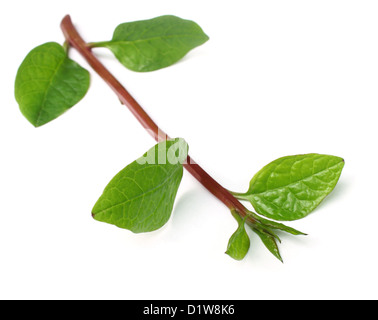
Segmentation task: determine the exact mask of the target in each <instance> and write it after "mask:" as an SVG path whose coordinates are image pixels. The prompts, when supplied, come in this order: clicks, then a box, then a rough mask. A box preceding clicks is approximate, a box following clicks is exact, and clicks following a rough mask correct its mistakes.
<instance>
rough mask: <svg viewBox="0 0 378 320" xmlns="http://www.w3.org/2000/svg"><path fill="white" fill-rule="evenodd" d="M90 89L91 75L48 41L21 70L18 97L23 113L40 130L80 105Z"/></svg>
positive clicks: (35, 49)
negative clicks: (77, 104) (76, 105)
mask: <svg viewBox="0 0 378 320" xmlns="http://www.w3.org/2000/svg"><path fill="white" fill-rule="evenodd" d="M88 88H89V73H88V71H87V70H85V69H83V68H82V67H81V66H80V65H78V64H77V63H76V62H74V61H73V60H71V59H69V58H68V56H67V53H66V51H65V50H64V48H63V47H62V46H61V45H60V44H58V43H55V42H48V43H45V44H43V45H41V46H38V47H36V48H34V49H33V50H32V51H30V52H29V54H28V55H27V56H26V58H25V59H24V61H23V62H22V64H21V66H20V68H19V69H18V72H17V76H16V81H15V97H16V100H17V102H18V104H19V106H20V110H21V112H22V114H23V115H24V116H25V117H26V118H27V119H28V120H29V121H30V122H31V123H32V124H33V125H34V126H35V127H39V126H42V125H44V124H46V123H47V122H49V121H51V120H54V119H55V118H57V117H59V116H60V115H61V114H62V113H64V112H65V111H67V110H68V109H69V108H71V107H72V106H74V105H75V104H76V103H78V102H79V101H80V100H81V99H82V98H83V97H84V95H85V94H86V92H87V91H88Z"/></svg>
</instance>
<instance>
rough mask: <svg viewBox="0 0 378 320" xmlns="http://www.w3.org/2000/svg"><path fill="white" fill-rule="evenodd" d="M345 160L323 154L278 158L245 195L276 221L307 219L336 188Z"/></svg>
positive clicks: (253, 180) (252, 182)
mask: <svg viewBox="0 0 378 320" xmlns="http://www.w3.org/2000/svg"><path fill="white" fill-rule="evenodd" d="M343 167H344V160H343V159H342V158H339V157H335V156H330V155H322V154H305V155H295V156H288V157H283V158H280V159H277V160H275V161H273V162H271V163H269V164H268V165H267V166H265V167H264V168H263V169H261V170H260V171H259V172H258V173H257V174H256V175H255V176H254V177H253V179H252V180H251V182H250V187H249V190H248V191H247V192H246V193H245V194H235V195H236V196H237V197H238V198H239V199H243V200H248V201H250V202H251V203H252V205H253V207H254V208H255V210H256V211H257V213H259V214H261V215H264V216H266V217H268V218H272V219H275V220H297V219H301V218H303V217H305V216H307V215H308V214H309V213H310V212H312V211H313V210H314V209H315V208H316V207H317V206H318V205H319V204H320V202H321V201H322V200H323V199H324V198H325V197H326V196H327V195H328V194H329V193H330V192H331V191H332V190H333V189H334V188H335V186H336V184H337V182H338V180H339V177H340V175H341V171H342V169H343Z"/></svg>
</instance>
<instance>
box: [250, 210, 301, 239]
mask: <svg viewBox="0 0 378 320" xmlns="http://www.w3.org/2000/svg"><path fill="white" fill-rule="evenodd" d="M249 215H251V216H252V217H253V218H254V219H255V220H256V221H257V222H258V223H260V224H261V225H262V226H266V227H269V228H272V229H276V230H281V231H285V232H287V233H290V234H292V235H294V236H298V235H307V234H306V233H303V232H301V231H298V230H296V229H294V228H291V227H288V226H286V225H284V224H282V223H278V222H275V221H272V220H268V219H264V218H262V217H260V216H258V215H257V214H256V213H254V212H252V211H249Z"/></svg>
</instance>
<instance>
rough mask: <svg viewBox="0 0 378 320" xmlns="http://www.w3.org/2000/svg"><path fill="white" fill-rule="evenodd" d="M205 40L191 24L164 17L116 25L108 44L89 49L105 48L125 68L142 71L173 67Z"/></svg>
mask: <svg viewBox="0 0 378 320" xmlns="http://www.w3.org/2000/svg"><path fill="white" fill-rule="evenodd" d="M208 39H209V38H208V36H207V35H206V34H205V33H204V32H203V31H202V29H201V28H200V27H199V26H198V24H196V23H195V22H193V21H190V20H184V19H181V18H178V17H175V16H169V15H167V16H161V17H157V18H154V19H150V20H142V21H135V22H128V23H123V24H120V25H119V26H118V27H117V28H116V29H115V31H114V34H113V38H112V40H111V41H104V42H97V43H93V44H92V47H106V48H109V49H110V50H111V51H112V52H113V53H114V55H115V56H116V58H117V59H118V60H119V61H120V62H121V63H122V64H123V65H124V66H125V67H127V68H128V69H131V70H134V71H143V72H144V71H153V70H157V69H161V68H165V67H168V66H170V65H172V64H174V63H175V62H177V61H178V60H180V59H181V58H183V57H184V56H185V55H186V54H187V53H188V52H189V51H190V50H192V49H194V48H195V47H197V46H199V45H201V44H203V43H205V42H206V41H207V40H208Z"/></svg>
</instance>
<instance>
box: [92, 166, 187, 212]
mask: <svg viewBox="0 0 378 320" xmlns="http://www.w3.org/2000/svg"><path fill="white" fill-rule="evenodd" d="M179 169H180V166H177V168H176V169H175V170H173V171H172V173H171V174H170V175H169V176H168V177H167V178H166V179H164V180H163V181H162V182H161V183H160V184H158V185H157V186H155V187H153V188H152V189H149V190H148V191H146V192H143V193H142V194H140V195H139V196H136V197H134V198H131V199H127V200H125V201H123V202H121V203H117V204H115V205H113V206H110V207H108V208H106V209H103V210H101V211H98V212H96V213H95V212H93V214H94V215H97V214H101V213H103V212H105V211H108V210H110V209H112V208H115V207H118V206H121V205H122V206H123V205H125V204H127V203H128V202H131V201H135V200H137V199H140V198H144V197H145V196H146V195H148V194H150V193H152V192H154V191H156V190H157V189H159V188H161V187H163V186H164V185H165V183H166V182H167V181H168V180H169V179H170V178H171V177H172V176H174V175H175V174H176V172H177V170H179ZM125 178H128V179H131V180H132V181H133V182H135V180H134V179H132V178H130V177H125ZM138 187H139V185H138ZM139 188H140V189H142V188H141V187H139ZM109 189H117V190H118V191H120V190H119V189H118V187H111V188H109ZM108 191H109V190H108ZM142 191H143V190H142ZM120 192H121V191H120ZM121 193H122V195H123V196H125V195H124V194H123V192H121ZM126 197H127V196H126Z"/></svg>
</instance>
